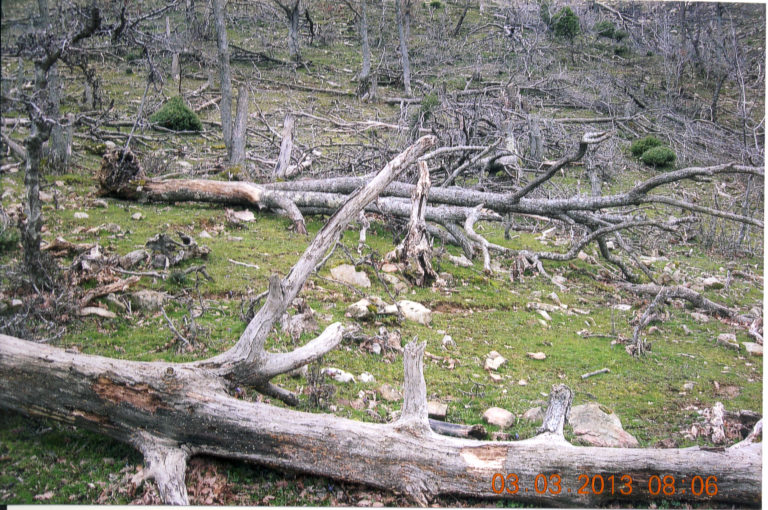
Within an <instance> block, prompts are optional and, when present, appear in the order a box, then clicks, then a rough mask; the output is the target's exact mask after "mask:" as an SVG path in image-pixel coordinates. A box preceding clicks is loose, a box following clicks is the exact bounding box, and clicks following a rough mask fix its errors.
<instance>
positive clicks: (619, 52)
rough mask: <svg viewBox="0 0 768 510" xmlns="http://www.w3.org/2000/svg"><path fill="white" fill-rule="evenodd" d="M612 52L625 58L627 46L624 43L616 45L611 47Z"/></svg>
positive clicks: (627, 51) (627, 54) (627, 50)
mask: <svg viewBox="0 0 768 510" xmlns="http://www.w3.org/2000/svg"><path fill="white" fill-rule="evenodd" d="M613 54H614V55H618V56H619V57H624V58H626V57H628V56H629V47H628V46H627V45H626V44H622V45H619V46H616V47H615V48H613Z"/></svg>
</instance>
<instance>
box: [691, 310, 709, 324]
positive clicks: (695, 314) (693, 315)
mask: <svg viewBox="0 0 768 510" xmlns="http://www.w3.org/2000/svg"><path fill="white" fill-rule="evenodd" d="M691 319H693V320H695V321H696V322H701V323H706V322H709V317H707V316H706V315H705V314H703V313H699V312H691Z"/></svg>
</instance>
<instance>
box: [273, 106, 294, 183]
mask: <svg viewBox="0 0 768 510" xmlns="http://www.w3.org/2000/svg"><path fill="white" fill-rule="evenodd" d="M294 123H295V118H294V116H293V115H291V114H290V113H289V114H287V115H286V116H285V120H284V121H283V131H282V132H281V133H280V136H281V138H282V140H281V141H280V154H279V155H278V157H277V164H276V165H275V170H274V172H272V180H273V181H274V180H277V179H282V180H284V179H285V178H286V177H288V167H289V166H290V165H291V153H292V152H293V126H294Z"/></svg>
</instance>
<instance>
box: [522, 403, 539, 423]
mask: <svg viewBox="0 0 768 510" xmlns="http://www.w3.org/2000/svg"><path fill="white" fill-rule="evenodd" d="M521 418H522V419H523V420H525V421H530V422H532V423H540V422H543V421H544V411H542V409H541V406H536V407H532V408H530V409H528V410H527V411H526V412H524V413H523V416H521Z"/></svg>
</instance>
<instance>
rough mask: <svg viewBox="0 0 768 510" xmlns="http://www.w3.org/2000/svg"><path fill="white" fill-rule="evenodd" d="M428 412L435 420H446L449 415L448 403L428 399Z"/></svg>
mask: <svg viewBox="0 0 768 510" xmlns="http://www.w3.org/2000/svg"><path fill="white" fill-rule="evenodd" d="M427 414H428V415H429V417H430V418H434V419H435V420H441V421H445V417H446V416H448V404H443V403H442V402H438V401H436V400H429V401H427Z"/></svg>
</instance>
